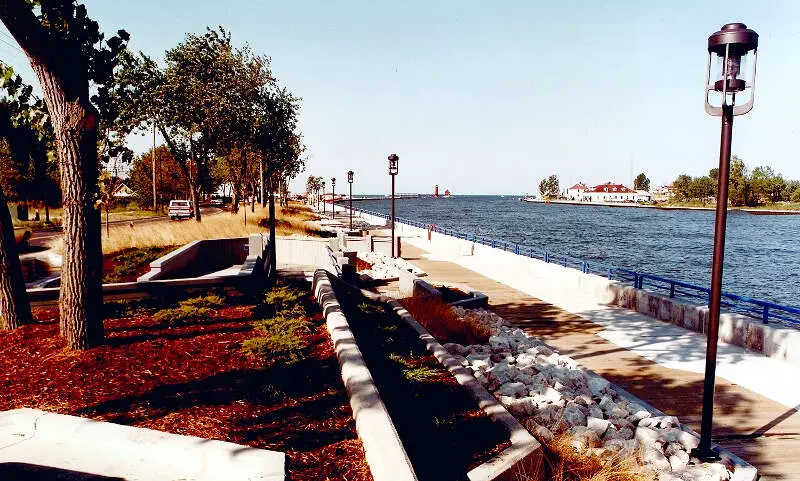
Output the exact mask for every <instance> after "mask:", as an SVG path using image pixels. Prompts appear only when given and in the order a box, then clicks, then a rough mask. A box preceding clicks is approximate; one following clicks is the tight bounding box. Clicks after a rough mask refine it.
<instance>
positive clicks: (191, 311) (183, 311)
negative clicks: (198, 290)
mask: <svg viewBox="0 0 800 481" xmlns="http://www.w3.org/2000/svg"><path fill="white" fill-rule="evenodd" d="M210 313H211V309H209V308H207V307H197V306H185V305H179V306H178V307H173V308H172V309H162V310H160V311H158V312H156V314H155V315H154V316H153V320H155V321H156V322H158V323H159V324H166V325H168V326H176V325H179V324H183V323H185V322H187V321H193V320H200V319H205V318H207V317H208V315H209V314H210Z"/></svg>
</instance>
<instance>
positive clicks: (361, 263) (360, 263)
mask: <svg viewBox="0 0 800 481" xmlns="http://www.w3.org/2000/svg"><path fill="white" fill-rule="evenodd" d="M371 269H372V264H370V263H369V262H367V261H365V260H363V259H361V258H360V257H356V272H361V271H368V270H371Z"/></svg>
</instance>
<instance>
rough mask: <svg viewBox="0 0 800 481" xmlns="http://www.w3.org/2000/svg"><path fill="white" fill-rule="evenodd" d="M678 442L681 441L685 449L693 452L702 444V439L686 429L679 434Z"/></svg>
mask: <svg viewBox="0 0 800 481" xmlns="http://www.w3.org/2000/svg"><path fill="white" fill-rule="evenodd" d="M678 442H679V443H681V445H682V446H683V449H684V450H686V451H688V452H691V451H692V450H693V449H694V448H696V447H697V446H698V445H700V440H699V439H697V438H696V437H695V436H693V435H692V434H691V433H687V432H686V431H681V432H680V433H679V434H678Z"/></svg>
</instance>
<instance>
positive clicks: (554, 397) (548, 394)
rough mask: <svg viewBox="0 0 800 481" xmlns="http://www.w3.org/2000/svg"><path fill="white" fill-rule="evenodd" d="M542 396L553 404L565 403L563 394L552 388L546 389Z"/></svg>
mask: <svg viewBox="0 0 800 481" xmlns="http://www.w3.org/2000/svg"><path fill="white" fill-rule="evenodd" d="M542 396H544V398H545V399H546V400H547V401H548V402H551V403H557V402H559V401H563V397H562V396H561V393H560V392H558V391H556V390H555V389H553V388H551V387H548V388H547V389H545V390H544V392H543V393H542Z"/></svg>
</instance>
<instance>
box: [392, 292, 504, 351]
mask: <svg viewBox="0 0 800 481" xmlns="http://www.w3.org/2000/svg"><path fill="white" fill-rule="evenodd" d="M400 303H401V304H402V305H403V307H405V308H406V310H407V311H408V312H409V314H411V316H413V317H414V319H416V320H417V322H419V323H420V324H422V326H423V327H424V328H425V329H427V330H428V332H430V333H431V335H432V336H433V337H435V338H436V339H437V340H438V341H439V342H441V343H443V344H444V343H448V342H454V343H458V344H461V345H464V346H469V345H472V344H487V343H488V342H489V337H490V336H491V332H490V331H489V330H488V329H487V328H486V327H485V326H483V325H482V324H480V323H478V322H476V321H474V320H473V319H470V318H464V319H459V317H458V316H457V315H456V313H455V312H453V308H452V307H451V306H450V305H448V304H446V303H445V302H444V301H442V300H441V299H440V298H439V297H428V296H420V297H409V298H406V299H402V300H401V301H400Z"/></svg>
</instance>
